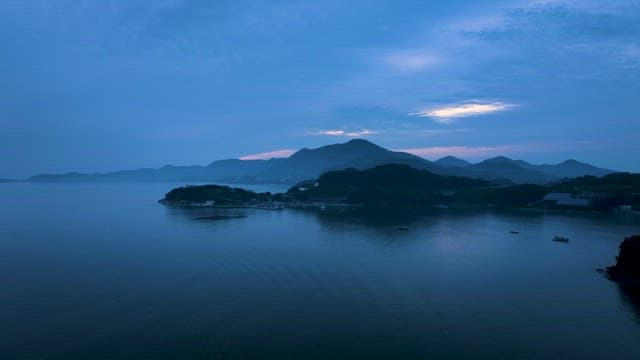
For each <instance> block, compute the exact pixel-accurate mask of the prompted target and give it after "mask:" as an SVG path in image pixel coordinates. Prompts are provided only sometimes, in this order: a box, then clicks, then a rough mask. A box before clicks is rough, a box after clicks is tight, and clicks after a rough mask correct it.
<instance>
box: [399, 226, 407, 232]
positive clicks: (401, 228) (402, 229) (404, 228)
mask: <svg viewBox="0 0 640 360" xmlns="http://www.w3.org/2000/svg"><path fill="white" fill-rule="evenodd" d="M396 231H409V228H408V227H404V226H400V227H397V228H396Z"/></svg>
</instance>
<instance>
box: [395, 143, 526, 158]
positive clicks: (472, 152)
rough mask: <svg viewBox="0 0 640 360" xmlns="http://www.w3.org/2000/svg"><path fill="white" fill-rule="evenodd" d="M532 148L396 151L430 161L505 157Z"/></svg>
mask: <svg viewBox="0 0 640 360" xmlns="http://www.w3.org/2000/svg"><path fill="white" fill-rule="evenodd" d="M530 148H531V145H499V146H475V147H474V146H435V147H424V148H408V149H398V150H396V151H402V152H407V153H410V154H414V155H417V156H420V157H424V158H429V159H439V158H441V157H444V156H449V155H451V156H457V157H463V158H485V157H488V156H497V155H504V154H509V153H513V152H523V151H527V150H529V149H530Z"/></svg>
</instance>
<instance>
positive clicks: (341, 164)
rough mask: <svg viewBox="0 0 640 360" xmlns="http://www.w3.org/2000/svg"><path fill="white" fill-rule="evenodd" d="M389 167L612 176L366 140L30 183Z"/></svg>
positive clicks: (517, 175)
mask: <svg viewBox="0 0 640 360" xmlns="http://www.w3.org/2000/svg"><path fill="white" fill-rule="evenodd" d="M384 164H402V165H408V166H410V167H412V168H415V169H420V170H428V171H430V172H432V173H434V174H438V175H449V176H459V177H468V178H479V179H484V180H490V181H493V182H497V183H507V184H508V183H548V182H553V181H557V180H560V179H561V178H565V177H575V176H583V175H595V176H602V175H606V174H609V173H612V172H613V171H610V170H606V169H601V168H597V167H595V166H592V165H589V164H585V163H580V162H578V161H575V160H567V161H565V162H562V163H560V164H557V165H533V164H529V163H527V162H525V161H522V160H512V159H509V158H506V157H496V158H492V159H487V160H485V161H482V162H479V163H477V164H471V163H469V162H467V161H465V160H462V159H458V158H455V157H452V156H448V157H444V158H442V159H439V160H437V161H435V162H431V161H429V160H426V159H423V158H421V157H418V156H415V155H412V154H408V153H404V152H398V151H391V150H387V149H385V148H383V147H380V146H378V145H376V144H373V143H371V142H369V141H367V140H362V139H354V140H351V141H348V142H346V143H343V144H333V145H327V146H322V147H319V148H315V149H306V148H305V149H302V150H299V151H297V152H296V153H294V154H293V155H291V156H290V157H288V158H278V159H270V160H239V159H227V160H217V161H214V162H212V163H211V164H209V165H207V166H172V165H167V166H163V167H161V168H159V169H149V168H147V169H137V170H124V171H115V172H110V173H95V174H81V173H67V174H57V175H56V174H41V175H36V176H33V177H31V178H30V179H29V181H193V182H227V183H263V184H267V183H271V184H275V183H279V184H295V183H297V182H300V181H304V180H309V179H315V178H318V177H319V176H320V175H322V174H323V173H325V172H327V171H333V170H343V169H347V168H355V169H359V170H362V169H368V168H372V167H375V166H378V165H384Z"/></svg>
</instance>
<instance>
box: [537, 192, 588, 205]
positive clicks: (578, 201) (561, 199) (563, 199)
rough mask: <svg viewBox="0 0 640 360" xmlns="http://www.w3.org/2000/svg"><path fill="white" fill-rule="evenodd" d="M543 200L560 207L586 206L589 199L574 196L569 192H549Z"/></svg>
mask: <svg viewBox="0 0 640 360" xmlns="http://www.w3.org/2000/svg"><path fill="white" fill-rule="evenodd" d="M542 201H543V202H545V203H550V204H552V205H555V206H562V207H579V208H582V207H587V206H589V205H590V203H591V201H590V200H589V199H582V198H575V197H573V195H571V194H570V193H550V194H547V195H546V196H545V197H544V198H543V199H542Z"/></svg>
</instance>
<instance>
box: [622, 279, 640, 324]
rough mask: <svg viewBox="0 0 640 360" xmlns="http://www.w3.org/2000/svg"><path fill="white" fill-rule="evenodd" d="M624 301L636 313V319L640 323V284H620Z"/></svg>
mask: <svg viewBox="0 0 640 360" xmlns="http://www.w3.org/2000/svg"><path fill="white" fill-rule="evenodd" d="M618 288H619V290H620V298H621V299H622V303H623V304H624V305H625V307H627V308H628V309H629V310H630V312H632V313H633V314H634V315H635V321H636V323H638V324H639V325H640V286H628V285H623V284H618Z"/></svg>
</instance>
